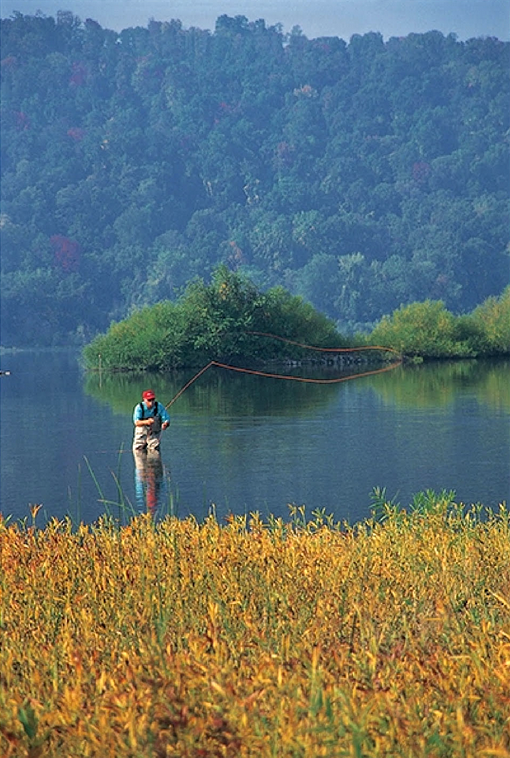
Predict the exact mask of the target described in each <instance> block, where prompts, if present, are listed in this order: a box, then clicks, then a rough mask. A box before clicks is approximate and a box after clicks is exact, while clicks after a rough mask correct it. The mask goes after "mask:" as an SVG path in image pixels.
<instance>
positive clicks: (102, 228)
mask: <svg viewBox="0 0 510 758" xmlns="http://www.w3.org/2000/svg"><path fill="white" fill-rule="evenodd" d="M1 35H2V37H1V45H2V66H1V88H2V89H1V96H2V154H1V170H2V217H1V230H2V272H1V275H2V277H1V286H2V343H3V344H4V345H16V344H18V345H19V344H30V343H32V344H52V343H55V342H57V343H58V342H65V341H69V340H70V339H73V340H75V341H82V342H83V341H86V340H88V339H90V338H91V337H92V336H93V335H94V334H96V333H97V332H99V331H104V330H105V329H106V328H107V327H108V325H109V324H110V322H111V321H112V320H121V319H124V318H125V317H126V316H127V315H128V314H129V313H131V312H132V311H133V310H134V309H139V308H143V307H145V306H151V305H153V304H155V303H157V302H159V301H166V300H174V299H175V298H176V296H177V295H179V294H180V293H182V291H183V288H184V287H185V286H186V285H187V283H188V282H190V281H191V280H193V279H194V278H195V277H196V276H200V277H204V278H205V279H208V278H209V276H210V274H211V272H212V271H213V270H214V269H215V268H216V267H217V265H218V264H219V263H225V264H226V265H227V266H228V267H229V268H230V269H232V270H239V271H242V272H244V273H246V274H247V275H248V276H249V277H250V278H251V279H252V280H253V281H255V282H256V283H257V286H260V287H262V288H263V289H267V288H272V287H275V286H277V285H280V286H283V287H285V288H286V289H287V290H288V291H289V292H291V293H292V294H293V295H301V296H302V297H303V298H304V299H305V300H306V301H308V302H310V303H312V305H314V306H315V307H317V308H318V309H319V310H320V311H321V312H324V313H325V314H326V315H327V316H329V317H330V318H332V319H333V320H334V321H335V322H336V323H337V325H338V327H339V328H340V329H341V330H342V331H345V330H347V329H348V330H356V329H365V330H369V329H370V328H371V327H372V326H373V325H374V323H376V322H377V321H378V320H379V319H380V318H381V317H382V316H383V315H384V314H388V313H391V312H392V311H394V310H395V309H397V308H399V307H400V306H402V305H403V306H406V305H408V304H409V303H411V302H413V301H418V300H420V301H422V300H426V299H430V300H441V301H442V302H444V303H445V307H446V308H448V309H449V310H450V311H452V312H453V313H456V314H461V313H466V312H469V311H472V310H473V309H474V308H475V307H476V306H478V305H479V304H480V303H482V302H483V301H484V300H486V299H487V298H489V297H491V296H495V297H497V296H499V295H500V294H501V292H502V291H503V289H504V287H505V286H506V284H507V283H508V280H509V260H508V244H509V226H508V218H509V216H508V190H509V186H508V175H509V141H508V134H509V131H508V130H509V126H510V90H509V81H508V70H509V66H508V60H509V59H508V53H509V49H510V45H509V44H508V43H503V42H501V41H499V40H497V39H493V38H489V39H471V40H468V41H466V42H460V41H458V40H457V39H456V38H455V36H454V35H450V36H448V37H444V36H443V35H442V34H441V33H439V32H429V33H427V34H410V35H409V36H407V37H405V38H392V39H389V40H388V41H386V42H385V41H383V38H382V36H381V35H380V34H377V33H371V34H366V35H364V36H360V35H354V36H353V37H352V38H351V40H350V41H349V42H348V43H346V42H344V41H343V40H341V39H338V38H321V39H312V40H310V39H307V38H306V37H305V36H304V35H303V34H301V33H300V32H299V30H294V31H293V32H292V33H291V34H290V35H288V36H285V35H283V34H282V31H281V28H280V27H279V26H271V27H267V26H266V25H265V23H264V21H262V20H259V21H255V22H249V21H248V20H247V19H246V18H245V17H243V16H237V17H236V18H229V17H228V16H222V17H220V18H219V19H218V20H217V23H216V28H215V30H214V32H213V33H211V32H209V31H205V30H200V29H196V28H191V29H188V30H185V29H184V28H183V27H182V24H181V23H180V22H179V21H171V22H164V23H160V22H157V21H151V22H150V23H149V24H148V26H147V28H142V27H138V28H130V29H125V30H124V31H122V32H120V33H116V32H113V31H110V30H107V29H103V28H101V26H100V25H99V24H97V23H96V22H95V21H93V20H91V19H87V20H85V21H84V22H82V21H80V19H78V18H77V17H76V16H74V15H73V14H72V13H69V12H59V13H58V14H57V16H56V18H51V17H45V16H43V15H41V14H38V15H36V16H23V15H22V14H14V16H13V17H12V18H10V19H7V20H2V22H1ZM165 308H171V306H169V305H168V304H165V305H162V306H161V309H162V310H163V311H164V309H165ZM156 312H157V311H156Z"/></svg>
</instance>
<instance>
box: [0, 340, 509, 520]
mask: <svg viewBox="0 0 510 758" xmlns="http://www.w3.org/2000/svg"><path fill="white" fill-rule="evenodd" d="M0 367H1V369H2V370H3V371H6V370H8V371H10V375H9V376H2V377H1V379H0V391H1V409H0V411H1V415H0V421H1V456H0V459H1V479H0V484H1V499H0V512H2V513H3V515H4V516H10V517H12V519H24V518H27V519H28V522H29V523H31V515H30V506H33V505H40V506H41V509H40V511H39V514H38V516H37V523H39V524H43V523H45V522H46V521H47V520H48V519H50V518H52V517H56V518H58V519H62V518H65V517H66V516H69V517H71V518H72V519H73V520H74V521H75V522H79V521H84V522H87V523H91V522H93V521H94V520H96V519H97V518H98V517H99V516H100V515H101V514H103V513H105V512H107V513H110V514H111V515H112V516H114V517H115V518H121V519H124V518H127V517H128V516H129V514H130V513H133V512H139V511H141V510H145V509H147V508H149V509H150V510H153V509H154V510H157V512H158V513H160V514H165V513H172V514H175V515H177V516H179V517H185V516H188V515H189V514H193V515H194V516H196V518H197V519H198V520H202V519H203V518H205V517H206V516H207V515H208V514H209V513H211V512H215V513H216V516H217V517H218V519H219V520H223V519H224V518H225V517H226V516H227V514H228V513H229V512H232V513H235V514H245V513H247V514H249V513H251V512H255V511H258V512H259V513H260V514H261V515H262V516H263V517H264V518H267V516H268V515H269V514H272V515H274V516H276V517H282V518H283V519H285V520H288V519H289V517H290V512H291V510H290V509H291V508H292V506H297V507H301V506H304V507H305V509H306V514H307V515H309V516H311V514H312V512H313V511H314V510H317V509H319V510H324V512H325V513H326V514H332V515H333V516H334V518H335V520H337V521H343V520H347V521H349V522H350V523H353V522H355V521H358V520H360V519H363V518H366V517H368V516H369V515H370V507H371V504H372V500H371V494H372V493H373V490H374V488H376V487H379V488H385V489H386V494H387V497H388V498H391V499H394V500H395V501H397V502H400V503H401V504H402V505H403V506H407V505H408V504H409V503H410V502H411V500H412V498H413V496H414V495H415V494H417V493H419V492H422V491H424V490H427V489H432V490H435V491H436V492H439V491H441V490H443V489H444V490H453V491H454V492H455V493H456V501H457V502H464V503H467V504H471V503H483V504H484V505H487V506H491V507H493V508H496V507H497V506H498V504H499V503H501V502H503V501H505V502H506V503H508V502H509V496H510V381H509V380H510V361H508V360H502V361H461V362H447V363H434V364H427V365H422V366H401V367H399V368H396V369H394V370H392V371H391V372H386V373H383V374H378V375H375V376H366V377H361V378H355V379H351V380H348V381H344V382H341V383H338V384H326V385H319V384H305V383H299V382H289V381H281V380H276V379H267V378H262V377H257V376H250V375H245V374H235V373H233V372H230V371H226V370H224V369H219V368H215V367H213V368H211V369H209V370H208V371H207V372H206V373H204V374H203V375H202V376H201V377H200V378H199V379H197V381H195V382H194V383H193V384H192V385H191V386H190V387H189V389H187V390H186V391H185V392H184V393H183V394H182V395H181V396H180V397H179V398H178V399H177V400H176V402H175V403H173V404H172V405H171V407H170V413H171V426H170V428H169V429H168V430H167V431H166V432H164V435H163V442H162V454H161V458H160V460H155V461H144V462H142V466H141V467H138V468H137V466H136V465H135V464H136V461H135V460H134V459H133V455H132V452H131V440H132V420H131V417H132V412H133V407H134V405H135V404H136V403H137V402H138V400H139V397H140V394H141V392H142V390H143V389H145V388H146V387H148V386H150V387H152V388H153V389H154V390H155V391H156V393H157V397H158V399H159V400H160V401H161V402H163V403H164V404H167V403H169V402H170V401H171V400H172V398H174V397H175V395H176V394H177V393H178V392H179V390H180V389H181V388H182V387H183V386H184V385H185V384H186V382H187V381H188V380H189V379H190V378H192V377H193V375H194V373H195V372H194V371H188V372H179V373H172V374H165V375H159V374H156V375H150V374H149V375H148V374H143V375H126V374H121V375H113V376H112V375H108V374H106V375H105V374H102V375H101V376H100V375H98V374H87V373H85V372H83V371H82V369H81V368H80V364H79V356H78V354H77V353H76V352H73V351H59V350H46V351H19V352H9V353H5V354H3V355H1V356H0ZM330 378H331V375H330Z"/></svg>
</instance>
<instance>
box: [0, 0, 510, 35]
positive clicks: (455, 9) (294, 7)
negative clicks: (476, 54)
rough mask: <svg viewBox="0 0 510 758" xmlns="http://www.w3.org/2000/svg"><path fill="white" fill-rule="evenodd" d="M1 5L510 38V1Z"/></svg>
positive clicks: (342, 30) (1, 2)
mask: <svg viewBox="0 0 510 758" xmlns="http://www.w3.org/2000/svg"><path fill="white" fill-rule="evenodd" d="M0 7H1V15H2V17H5V16H9V15H10V14H11V13H12V12H13V11H20V12H21V13H28V14H33V13H36V12H37V11H38V10H39V11H41V12H42V13H44V14H45V15H48V16H54V15H55V14H56V12H57V11H58V10H70V11H72V12H73V13H74V14H76V15H77V16H79V17H80V18H81V19H82V20H85V19H86V18H93V19H94V20H96V21H98V22H99V23H100V24H101V26H103V27H107V28H109V29H115V30H117V31H120V30H122V29H125V28H127V27H129V26H146V25H147V22H148V20H149V19H150V18H154V19H156V20H157V21H168V20H170V19H172V18H175V19H180V20H181V21H182V23H183V26H184V27H185V28H189V27H190V26H197V27H199V28H200V29H211V30H214V26H215V22H216V19H217V18H218V16H221V15H222V14H227V15H228V16H237V15H243V16H246V17H247V18H248V19H249V20H250V21H255V20H256V19H259V18H263V19H265V21H266V23H267V24H268V25H271V24H276V23H281V24H282V25H283V29H284V31H286V32H289V31H291V29H292V27H293V26H300V27H301V29H302V30H303V32H304V34H306V36H307V37H309V38H313V37H322V36H336V37H341V38H342V39H344V40H346V41H348V40H349V39H350V37H351V35H353V34H365V33H366V32H369V31H376V32H381V33H382V34H383V36H384V37H385V39H387V38H388V37H392V36H405V35H407V34H409V33H411V32H418V33H422V32H427V31H430V30H431V29H437V30H439V31H440V32H443V34H445V35H446V34H449V33H450V32H454V33H455V34H457V35H458V37H459V39H468V38H469V37H479V36H491V37H498V38H499V39H504V40H508V39H510V0H0Z"/></svg>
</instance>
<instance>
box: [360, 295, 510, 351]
mask: <svg viewBox="0 0 510 758" xmlns="http://www.w3.org/2000/svg"><path fill="white" fill-rule="evenodd" d="M370 340H371V341H373V342H375V343H377V344H381V345H385V346H388V347H393V348H394V349H395V350H398V351H400V352H401V353H403V354H405V355H411V356H421V357H423V358H448V357H456V358H459V357H474V356H491V355H510V286H509V287H507V288H506V289H505V291H504V292H503V294H502V295H501V297H500V298H495V297H490V298H488V299H487V300H486V301H485V302H484V303H482V304H481V305H479V306H478V307H477V308H476V309H475V310H474V311H473V312H472V313H470V314H467V315H464V316H460V317H456V316H454V315H453V314H452V313H451V312H450V311H448V310H447V309H446V308H445V305H444V303H442V302H441V301H431V300H427V301H426V302H423V303H411V304H410V305H407V306H403V307H401V308H399V309H398V310H396V311H395V312H394V313H393V315H392V316H391V317H388V316H385V317H384V318H383V319H381V321H380V322H379V324H377V326H376V327H375V329H374V330H373V332H372V334H371V335H370Z"/></svg>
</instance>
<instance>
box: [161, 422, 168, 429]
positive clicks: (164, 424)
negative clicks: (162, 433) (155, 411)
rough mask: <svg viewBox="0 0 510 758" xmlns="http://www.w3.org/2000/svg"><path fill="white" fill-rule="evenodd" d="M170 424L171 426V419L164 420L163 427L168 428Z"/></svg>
mask: <svg viewBox="0 0 510 758" xmlns="http://www.w3.org/2000/svg"><path fill="white" fill-rule="evenodd" d="M169 426H170V422H169V421H164V422H163V423H162V424H161V428H162V429H167V428H168V427H169Z"/></svg>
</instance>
